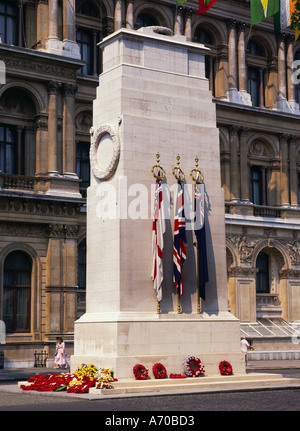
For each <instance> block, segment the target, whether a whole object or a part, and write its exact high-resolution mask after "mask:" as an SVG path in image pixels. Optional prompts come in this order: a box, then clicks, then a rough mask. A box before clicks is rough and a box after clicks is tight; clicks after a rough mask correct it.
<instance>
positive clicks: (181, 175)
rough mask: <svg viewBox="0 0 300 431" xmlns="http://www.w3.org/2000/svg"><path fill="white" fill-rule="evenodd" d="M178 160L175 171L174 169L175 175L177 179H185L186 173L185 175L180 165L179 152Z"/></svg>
mask: <svg viewBox="0 0 300 431" xmlns="http://www.w3.org/2000/svg"><path fill="white" fill-rule="evenodd" d="M176 160H177V166H174V168H173V171H172V172H173V175H174V177H175V178H176V180H177V181H184V179H185V175H184V172H183V170H182V169H181V167H180V155H179V154H177V156H176Z"/></svg>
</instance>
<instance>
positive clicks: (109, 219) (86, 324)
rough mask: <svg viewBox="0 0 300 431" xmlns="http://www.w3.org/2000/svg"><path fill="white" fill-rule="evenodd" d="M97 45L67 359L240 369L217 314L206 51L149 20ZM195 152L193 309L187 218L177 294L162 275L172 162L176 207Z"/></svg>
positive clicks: (126, 368) (221, 313)
mask: <svg viewBox="0 0 300 431" xmlns="http://www.w3.org/2000/svg"><path fill="white" fill-rule="evenodd" d="M100 46H101V48H102V53H103V73H102V74H101V75H100V80H99V87H98V90H97V97H96V100H95V101H94V106H93V127H92V129H91V142H92V143H91V168H92V169H91V186H90V187H89V189H88V197H87V298H86V302H87V309H86V313H85V314H84V315H83V316H82V317H81V318H80V319H79V320H77V321H76V322H75V338H74V342H75V345H74V355H73V356H72V358H71V360H72V368H74V369H75V368H76V367H77V366H80V364H82V363H94V364H95V365H96V366H103V367H110V368H112V369H114V370H115V374H116V375H117V376H118V377H119V378H128V377H132V375H133V374H132V369H133V366H134V365H135V364H136V363H141V364H143V365H145V367H147V368H149V369H151V367H152V365H153V364H154V363H157V362H160V363H163V364H164V366H165V367H166V368H167V369H168V370H169V371H170V372H174V373H180V372H182V362H183V359H184V357H185V356H186V355H189V354H192V355H195V356H196V357H200V358H201V362H203V364H205V370H206V372H207V373H208V374H218V373H219V369H218V366H219V363H220V361H222V360H227V361H229V362H230V363H231V364H232V366H233V368H234V369H235V372H237V373H243V372H245V360H244V356H243V355H242V354H241V352H240V328H239V320H238V319H237V318H236V317H234V316H233V315H232V314H231V313H229V312H228V297H227V282H226V254H225V224H224V193H223V190H222V189H221V187H220V160H219V134H218V129H217V127H216V114H215V106H214V104H213V103H212V98H211V93H210V91H209V89H208V81H207V79H206V78H205V70H204V67H205V61H204V60H205V51H206V50H207V48H205V47H204V46H203V45H199V44H194V43H191V42H187V41H186V38H185V37H184V36H179V35H177V36H173V35H172V34H170V30H168V29H165V28H160V27H157V28H156V27H155V28H142V29H140V30H139V31H132V30H128V29H121V30H119V31H117V32H115V33H114V34H112V35H111V36H109V37H107V38H106V39H104V40H103V42H102V43H101V45H100ZM157 153H159V164H160V166H161V169H163V171H164V173H165V176H164V179H163V185H164V190H165V191H166V190H167V191H169V202H168V205H167V206H166V213H168V214H167V215H166V220H165V221H166V227H165V233H164V254H163V262H162V263H163V273H164V275H163V283H162V289H161V300H160V301H159V303H157V296H156V293H155V290H154V288H153V280H152V279H151V265H152V237H151V236H152V214H151V209H152V208H153V204H152V200H153V186H154V185H155V178H154V176H153V174H152V172H151V168H152V167H153V165H155V163H156V154H157ZM197 157H198V159H199V161H198V168H199V169H200V170H201V173H202V174H203V177H204V182H205V225H206V247H207V262H208V273H209V281H208V283H207V284H206V286H205V292H206V294H205V300H203V299H200V301H201V304H200V307H199V293H198V288H197V277H198V274H197V263H196V260H197V251H196V249H195V247H194V236H193V235H194V233H193V229H192V227H190V228H189V229H187V231H186V241H187V248H186V260H185V262H184V265H183V270H182V276H183V284H184V291H183V292H182V294H178V293H177V292H176V289H174V284H173V223H174V205H175V201H176V195H175V193H173V192H174V190H175V189H176V183H177V181H176V176H175V175H174V167H179V168H180V170H181V172H182V173H183V175H184V185H185V186H186V187H185V189H186V190H187V192H186V193H185V205H186V204H187V203H188V202H189V204H191V203H192V202H193V193H194V192H193V190H194V181H193V178H192V177H191V176H190V171H191V170H192V169H193V168H195V159H196V158H197ZM179 163H180V165H179ZM174 185H175V187H174ZM189 186H190V187H189ZM165 195H168V193H167V192H166V193H165ZM145 197H146V201H145ZM190 206H191V207H192V205H190ZM199 308H200V309H199Z"/></svg>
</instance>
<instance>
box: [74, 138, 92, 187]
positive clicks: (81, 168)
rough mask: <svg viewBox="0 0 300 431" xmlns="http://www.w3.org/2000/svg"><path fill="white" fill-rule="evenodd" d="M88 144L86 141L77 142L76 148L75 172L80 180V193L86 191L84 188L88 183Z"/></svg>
mask: <svg viewBox="0 0 300 431" xmlns="http://www.w3.org/2000/svg"><path fill="white" fill-rule="evenodd" d="M89 151H90V146H89V144H88V143H87V142H79V143H78V144H77V148H76V173H77V175H78V178H80V179H81V180H82V181H81V183H80V189H82V193H84V194H85V193H86V189H87V188H88V187H89V185H90V157H89Z"/></svg>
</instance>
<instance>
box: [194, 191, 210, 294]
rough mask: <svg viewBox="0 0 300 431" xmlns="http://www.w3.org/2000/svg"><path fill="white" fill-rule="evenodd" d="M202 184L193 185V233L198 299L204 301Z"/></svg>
mask: <svg viewBox="0 0 300 431" xmlns="http://www.w3.org/2000/svg"><path fill="white" fill-rule="evenodd" d="M204 193H205V188H204V184H197V183H196V184H195V202H194V205H195V208H194V211H195V220H194V231H195V236H196V239H197V255H198V262H197V266H198V283H199V293H200V297H201V298H202V299H204V300H205V284H206V283H207V282H208V269H207V256H206V236H205V221H204V220H205V218H204Z"/></svg>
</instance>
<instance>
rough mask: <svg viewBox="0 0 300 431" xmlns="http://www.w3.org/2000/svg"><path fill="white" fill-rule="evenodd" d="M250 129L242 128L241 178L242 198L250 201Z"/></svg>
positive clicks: (244, 200)
mask: <svg viewBox="0 0 300 431" xmlns="http://www.w3.org/2000/svg"><path fill="white" fill-rule="evenodd" d="M248 131H249V129H248V128H246V127H242V128H241V129H240V178H241V200H242V201H243V202H249V167H248V155H247V134H248Z"/></svg>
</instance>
